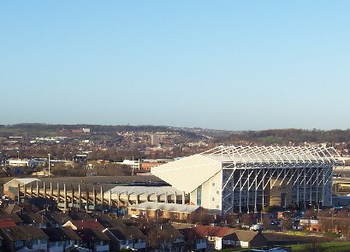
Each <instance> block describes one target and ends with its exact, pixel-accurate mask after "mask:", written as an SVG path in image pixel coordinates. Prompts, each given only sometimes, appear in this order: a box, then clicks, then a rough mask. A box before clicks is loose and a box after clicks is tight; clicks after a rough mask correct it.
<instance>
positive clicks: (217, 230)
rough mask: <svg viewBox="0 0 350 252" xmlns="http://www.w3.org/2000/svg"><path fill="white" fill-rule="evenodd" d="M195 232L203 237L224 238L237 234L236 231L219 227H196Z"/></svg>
mask: <svg viewBox="0 0 350 252" xmlns="http://www.w3.org/2000/svg"><path fill="white" fill-rule="evenodd" d="M194 229H195V231H196V232H197V233H199V234H200V235H201V236H202V237H208V236H216V237H224V236H226V235H229V234H231V233H233V232H235V230H234V229H232V228H228V227H217V226H197V227H194Z"/></svg>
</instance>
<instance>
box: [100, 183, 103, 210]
mask: <svg viewBox="0 0 350 252" xmlns="http://www.w3.org/2000/svg"><path fill="white" fill-rule="evenodd" d="M100 194H101V208H102V209H103V201H104V193H103V187H102V186H101V191H100Z"/></svg>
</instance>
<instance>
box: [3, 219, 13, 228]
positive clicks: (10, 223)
mask: <svg viewBox="0 0 350 252" xmlns="http://www.w3.org/2000/svg"><path fill="white" fill-rule="evenodd" d="M14 226H17V225H16V223H15V222H14V221H13V220H11V219H1V220H0V228H2V227H14Z"/></svg>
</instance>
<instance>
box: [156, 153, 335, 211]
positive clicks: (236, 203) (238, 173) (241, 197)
mask: <svg viewBox="0 0 350 252" xmlns="http://www.w3.org/2000/svg"><path fill="white" fill-rule="evenodd" d="M337 157H338V155H337V153H336V151H335V149H334V148H326V147H315V146H310V147H295V146H284V147H278V146H218V147H216V148H213V149H211V150H208V151H206V152H203V153H200V154H196V155H193V156H189V157H185V158H182V159H179V160H177V161H174V162H171V163H167V164H164V165H161V166H158V167H154V168H152V170H151V172H152V174H154V175H156V176H157V177H159V178H161V179H162V180H164V181H166V182H168V183H169V184H171V185H172V186H173V187H175V188H176V189H178V190H180V191H182V192H184V193H186V194H188V195H189V196H190V202H191V204H194V205H199V206H202V207H203V208H207V209H210V210H212V211H214V212H219V213H222V214H225V213H233V212H252V211H254V212H258V211H261V210H262V209H263V208H264V207H266V206H274V205H276V206H280V207H287V206H289V205H291V204H294V205H296V206H299V207H302V208H303V207H307V206H308V205H317V206H331V205H332V169H333V166H334V165H336V164H338V160H337Z"/></svg>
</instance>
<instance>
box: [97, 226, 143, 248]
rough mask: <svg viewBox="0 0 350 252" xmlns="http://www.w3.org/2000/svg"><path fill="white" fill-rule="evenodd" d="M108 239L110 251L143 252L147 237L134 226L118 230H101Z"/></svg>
mask: <svg viewBox="0 0 350 252" xmlns="http://www.w3.org/2000/svg"><path fill="white" fill-rule="evenodd" d="M103 233H105V234H106V235H107V236H108V237H109V238H110V239H111V242H110V249H111V250H112V251H119V250H123V249H129V248H130V249H136V250H138V251H145V250H146V248H147V236H146V235H145V234H143V233H142V232H141V230H140V229H138V228H137V227H134V226H124V227H119V228H106V229H105V230H103Z"/></svg>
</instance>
